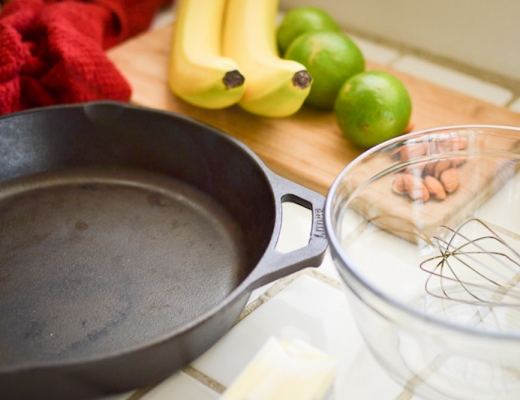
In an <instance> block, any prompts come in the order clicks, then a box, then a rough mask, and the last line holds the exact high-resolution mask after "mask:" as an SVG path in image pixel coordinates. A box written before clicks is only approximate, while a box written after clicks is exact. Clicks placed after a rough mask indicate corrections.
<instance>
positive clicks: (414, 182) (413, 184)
mask: <svg viewBox="0 0 520 400" xmlns="http://www.w3.org/2000/svg"><path fill="white" fill-rule="evenodd" d="M401 175H402V178H401V179H402V183H403V187H404V189H405V191H406V194H407V195H408V196H409V197H410V198H411V199H412V200H414V201H422V202H427V201H428V200H429V199H430V192H428V189H427V188H426V186H425V185H424V181H423V180H422V178H420V177H418V176H414V175H411V174H406V173H405V174H401Z"/></svg>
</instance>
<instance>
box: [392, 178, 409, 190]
mask: <svg viewBox="0 0 520 400" xmlns="http://www.w3.org/2000/svg"><path fill="white" fill-rule="evenodd" d="M403 175H404V174H397V175H396V176H395V178H394V183H393V184H392V191H393V192H394V193H397V194H406V188H405V187H404V179H403Z"/></svg>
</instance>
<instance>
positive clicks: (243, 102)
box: [169, 0, 312, 117]
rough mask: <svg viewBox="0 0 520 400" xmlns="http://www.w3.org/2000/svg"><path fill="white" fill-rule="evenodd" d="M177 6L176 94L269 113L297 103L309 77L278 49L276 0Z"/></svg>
mask: <svg viewBox="0 0 520 400" xmlns="http://www.w3.org/2000/svg"><path fill="white" fill-rule="evenodd" d="M177 7H178V8H177V20H176V23H175V27H174V33H173V43H172V52H171V58H170V75H169V83H170V87H171V89H172V91H173V92H174V93H175V94H176V95H177V96H179V97H180V98H182V99H184V100H185V101H187V102H189V103H191V104H194V105H196V106H199V107H205V108H224V107H227V106H230V105H232V104H235V103H238V104H239V105H240V106H241V107H242V108H244V109H245V110H247V111H249V112H251V113H254V114H258V115H263V116H268V117H285V116H288V115H291V114H293V113H295V112H296V111H298V110H299V109H300V107H301V105H302V104H303V102H304V100H305V98H306V97H307V95H308V94H309V92H310V87H311V83H312V78H311V76H310V75H309V74H308V73H307V71H306V69H305V67H304V66H303V65H301V64H300V63H298V62H296V61H291V60H284V59H282V58H281V57H280V56H279V54H278V49H277V46H276V27H275V22H276V13H277V11H278V0H227V1H226V0H179V2H178V6H177ZM244 76H245V78H244Z"/></svg>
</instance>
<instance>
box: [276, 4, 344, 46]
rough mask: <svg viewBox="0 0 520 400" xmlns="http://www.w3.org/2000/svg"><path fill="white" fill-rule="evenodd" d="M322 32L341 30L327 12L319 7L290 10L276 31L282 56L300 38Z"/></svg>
mask: <svg viewBox="0 0 520 400" xmlns="http://www.w3.org/2000/svg"><path fill="white" fill-rule="evenodd" d="M320 31H336V32H339V31H340V29H339V26H338V24H337V23H336V21H334V19H333V18H332V17H331V16H330V15H329V14H328V13H327V12H325V11H323V10H321V9H319V8H317V7H308V6H307V7H296V8H293V9H292V10H289V11H288V12H287V14H285V16H284V18H283V19H282V22H281V23H280V25H279V26H278V28H277V30H276V40H277V42H278V49H279V50H280V54H282V55H283V54H284V53H285V51H286V50H287V48H288V47H289V45H290V44H291V43H292V41H293V40H294V39H296V38H297V37H298V36H300V35H302V34H304V33H307V32H320Z"/></svg>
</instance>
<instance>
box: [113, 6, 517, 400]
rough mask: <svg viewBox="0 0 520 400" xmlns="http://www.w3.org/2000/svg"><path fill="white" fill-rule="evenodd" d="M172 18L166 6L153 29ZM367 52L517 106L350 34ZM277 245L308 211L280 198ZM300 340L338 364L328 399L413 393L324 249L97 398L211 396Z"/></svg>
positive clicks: (295, 242)
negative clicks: (269, 351)
mask: <svg viewBox="0 0 520 400" xmlns="http://www.w3.org/2000/svg"><path fill="white" fill-rule="evenodd" d="M172 19H173V14H172V13H169V12H166V13H164V14H161V15H160V16H159V17H158V18H157V20H156V21H155V24H154V27H159V26H162V25H164V24H166V23H169V22H170V21H171V20H172ZM350 36H351V37H352V39H353V40H354V41H355V42H356V43H357V44H358V45H359V46H360V48H361V49H362V51H363V53H364V54H365V56H366V58H368V59H370V60H373V61H375V62H378V63H380V64H385V65H389V66H392V67H393V68H395V69H397V70H401V71H405V72H407V73H409V74H411V75H415V76H419V77H421V78H423V79H426V80H430V81H432V82H435V83H437V84H440V85H443V86H446V87H449V88H452V89H454V90H457V91H460V92H463V93H466V94H469V95H471V96H475V97H478V98H481V99H484V100H486V101H489V102H491V103H493V104H496V105H499V106H503V107H508V108H510V109H512V110H513V111H516V112H520V97H518V94H517V93H515V92H514V90H510V89H509V88H507V87H501V86H498V85H495V84H491V83H488V82H486V81H484V80H482V79H480V78H479V77H478V76H470V75H467V74H465V73H462V72H459V71H456V70H452V69H449V68H446V67H444V66H440V65H436V64H434V63H432V62H430V61H427V60H423V59H421V58H419V57H417V56H415V55H411V54H404V53H402V52H401V51H399V50H397V49H393V48H391V47H387V46H383V45H381V44H379V43H374V42H370V41H367V40H366V39H364V38H359V37H355V36H352V35H350ZM283 215H284V225H283V230H282V235H281V237H280V240H279V244H278V250H279V251H282V252H285V251H290V250H291V249H294V248H297V247H300V246H302V245H304V244H305V243H306V241H307V240H308V232H309V230H310V224H311V215H310V212H309V211H308V210H306V209H304V208H302V207H299V206H297V205H294V204H290V203H287V204H284V209H283ZM273 336H274V337H277V338H280V339H300V340H303V341H305V342H306V343H308V344H310V345H312V346H314V347H315V348H317V349H319V350H322V351H323V352H325V353H327V354H329V355H331V356H333V357H334V358H335V359H336V360H337V362H338V366H337V375H336V383H335V398H336V399H337V400H339V399H357V400H372V399H378V400H379V399H380V400H386V399H388V400H394V399H395V400H405V399H415V398H417V397H416V396H414V395H413V393H411V392H409V391H408V390H406V389H403V388H402V387H401V386H400V385H398V384H397V383H396V382H394V381H393V380H392V379H391V378H390V377H389V376H388V375H387V374H386V372H385V371H384V370H383V369H382V368H381V367H380V365H379V364H378V363H377V362H376V360H375V359H374V358H373V356H372V355H371V353H370V352H369V350H368V347H367V346H366V345H365V343H364V341H363V339H362V337H361V335H360V333H359V332H358V329H357V327H356V325H355V323H354V320H353V317H352V315H351V313H350V310H349V306H348V304H347V299H346V296H345V293H344V292H343V288H342V284H341V282H340V278H339V275H338V273H337V272H336V270H335V267H334V265H333V262H332V259H331V257H330V254H329V253H328V252H327V255H326V257H325V260H324V262H323V263H322V264H321V265H320V266H319V267H318V268H307V269H305V270H303V271H300V272H297V273H295V274H293V275H290V276H287V277H284V278H282V279H280V280H278V281H276V282H274V283H271V284H269V285H266V286H265V287H262V288H260V289H257V290H255V291H254V292H253V294H252V295H251V298H250V300H249V302H248V304H247V306H246V308H245V310H244V311H243V313H242V314H241V316H240V318H239V320H238V321H237V323H236V324H235V325H234V327H233V328H232V329H231V330H230V331H229V332H228V333H227V334H226V335H225V336H224V337H223V338H222V339H221V340H220V341H218V342H217V343H216V344H215V345H214V346H213V347H212V348H211V349H210V350H209V351H207V352H206V353H205V354H204V355H202V356H201V357H200V358H198V359H197V360H195V361H194V362H192V363H191V365H189V366H188V367H186V368H184V369H183V370H182V371H180V372H178V373H176V374H175V375H173V376H172V377H170V378H169V379H167V380H165V381H164V382H162V383H159V384H157V385H155V386H153V387H147V388H142V389H139V390H137V391H135V392H131V393H125V394H122V395H118V396H112V397H107V398H104V399H103V400H109V399H110V400H167V399H169V400H216V399H219V398H220V395H221V394H222V393H223V392H224V391H225V390H226V388H227V387H229V386H230V385H231V383H232V382H233V381H234V379H235V378H237V376H238V375H239V374H240V373H241V372H242V371H243V370H244V368H245V367H246V365H247V364H248V363H249V361H250V360H251V359H252V358H253V357H254V356H255V354H256V353H257V352H258V351H259V350H260V348H261V347H262V346H263V345H264V344H265V343H266V342H267V340H268V339H269V338H270V337H273Z"/></svg>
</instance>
